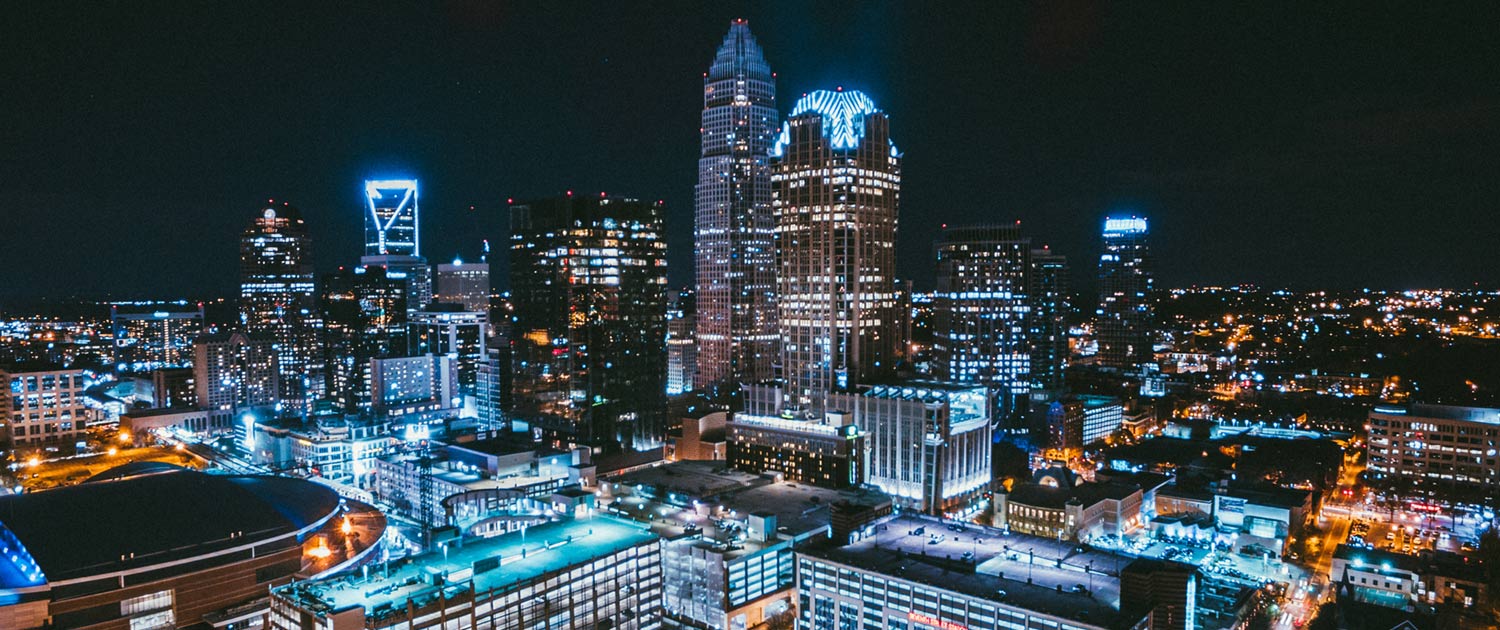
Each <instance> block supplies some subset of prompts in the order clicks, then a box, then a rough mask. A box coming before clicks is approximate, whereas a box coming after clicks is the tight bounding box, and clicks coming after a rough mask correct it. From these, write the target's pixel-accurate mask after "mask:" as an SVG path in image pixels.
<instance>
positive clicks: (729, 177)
mask: <svg viewBox="0 0 1500 630" xmlns="http://www.w3.org/2000/svg"><path fill="white" fill-rule="evenodd" d="M777 122H778V116H777V113H776V78H775V75H774V74H772V73H771V67H770V65H769V64H767V63H766V58H765V54H764V52H763V51H762V50H761V48H760V45H759V44H757V43H756V42H755V36H754V35H752V34H751V33H750V26H749V24H747V23H746V22H745V20H735V21H734V22H733V23H732V24H730V26H729V33H728V34H727V35H726V36H725V37H724V42H723V43H722V44H720V46H719V50H718V52H717V53H716V54H715V55H714V60H713V64H712V65H711V66H710V67H709V71H708V72H707V73H705V74H704V75H703V121H702V130H701V133H702V140H703V141H702V153H701V156H700V157H699V159H698V185H697V187H696V188H695V190H694V210H695V212H694V214H695V217H694V225H693V236H694V239H693V242H694V251H693V255H694V261H695V262H694V272H695V275H696V276H697V295H698V309H697V313H696V315H695V322H696V325H695V326H694V328H695V330H696V331H697V335H698V339H699V340H700V341H699V345H700V353H701V355H702V356H703V362H702V367H701V368H700V369H699V371H698V373H697V374H696V376H695V380H694V385H693V387H689V388H688V389H693V388H701V387H707V386H710V385H713V384H719V383H724V384H728V385H729V386H731V387H734V386H737V385H738V384H739V383H741V382H756V381H760V380H764V379H767V378H770V377H771V376H772V364H773V363H774V362H775V361H776V352H777V345H778V344H777V342H778V337H777V328H776V302H775V299H776V268H775V265H776V260H775V253H774V252H775V231H776V220H775V218H774V217H773V216H772V213H771V175H770V167H769V165H768V164H767V159H768V157H769V154H770V150H771V143H772V141H773V139H774V137H775V133H776V123H777Z"/></svg>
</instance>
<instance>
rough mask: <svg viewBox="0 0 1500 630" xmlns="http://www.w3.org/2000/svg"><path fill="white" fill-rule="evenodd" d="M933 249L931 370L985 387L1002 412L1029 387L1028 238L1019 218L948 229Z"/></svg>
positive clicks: (1020, 399) (1018, 401)
mask: <svg viewBox="0 0 1500 630" xmlns="http://www.w3.org/2000/svg"><path fill="white" fill-rule="evenodd" d="M935 248H936V250H937V290H936V291H934V292H933V300H932V302H933V319H934V322H933V331H932V332H933V344H932V349H933V363H932V367H933V374H934V375H935V376H937V377H938V378H939V379H942V380H947V381H956V382H966V383H983V384H986V385H989V386H990V387H992V388H993V389H994V391H995V393H996V395H997V397H998V398H999V400H998V403H999V407H1000V411H1001V413H1003V414H1008V413H1009V412H1010V411H1011V410H1013V409H1016V408H1017V407H1018V406H1019V405H1020V404H1022V403H1023V402H1024V399H1025V398H1026V397H1027V395H1028V394H1029V393H1030V390H1031V374H1030V373H1031V354H1032V353H1031V340H1032V339H1031V326H1032V324H1031V316H1032V313H1031V307H1032V300H1031V297H1030V290H1031V283H1030V276H1031V264H1032V263H1031V251H1032V249H1031V239H1030V238H1027V237H1025V236H1022V235H1021V226H1020V222H1017V223H1016V224H1014V225H987V226H974V227H955V228H947V229H945V230H943V232H942V234H941V235H940V236H939V237H938V240H937V244H936V247H935Z"/></svg>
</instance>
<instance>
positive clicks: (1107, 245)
mask: <svg viewBox="0 0 1500 630" xmlns="http://www.w3.org/2000/svg"><path fill="white" fill-rule="evenodd" d="M1147 235H1148V229H1147V225H1146V219H1143V218H1140V217H1118V218H1117V217H1110V218H1108V219H1105V220H1104V253H1103V254H1100V255H1099V308H1098V309H1097V310H1095V311H1094V338H1095V339H1096V340H1097V341H1098V344H1099V355H1098V356H1099V365H1102V366H1105V367H1110V368H1117V369H1129V368H1134V367H1135V366H1137V365H1140V364H1142V363H1145V362H1147V361H1150V360H1151V352H1152V351H1151V337H1152V334H1151V333H1152V330H1151V327H1152V325H1153V323H1154V313H1155V307H1154V305H1153V303H1152V295H1151V291H1152V288H1153V286H1154V283H1155V279H1154V275H1153V274H1154V270H1153V267H1154V264H1153V259H1152V256H1151V246H1150V243H1149V241H1148V239H1147Z"/></svg>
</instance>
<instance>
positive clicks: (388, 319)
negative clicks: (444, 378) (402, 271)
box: [319, 267, 406, 413]
mask: <svg viewBox="0 0 1500 630" xmlns="http://www.w3.org/2000/svg"><path fill="white" fill-rule="evenodd" d="M319 302H320V303H319V310H320V311H321V312H322V318H323V332H324V336H323V339H324V342H325V347H324V356H325V357H326V358H325V365H326V366H327V377H326V379H325V380H326V383H325V385H326V390H327V396H328V397H329V398H332V399H333V400H334V401H335V402H337V403H338V404H339V406H340V407H342V408H343V410H344V411H346V412H351V413H352V412H354V411H357V410H359V409H362V408H367V407H368V406H369V404H370V359H377V358H385V357H396V356H405V354H406V286H405V284H404V283H403V282H402V281H401V280H399V279H395V278H391V277H390V276H389V275H387V272H386V269H385V268H383V267H355V268H352V269H340V270H339V271H338V272H337V273H333V274H329V275H328V276H325V278H324V280H323V294H322V297H321V299H320V300H319Z"/></svg>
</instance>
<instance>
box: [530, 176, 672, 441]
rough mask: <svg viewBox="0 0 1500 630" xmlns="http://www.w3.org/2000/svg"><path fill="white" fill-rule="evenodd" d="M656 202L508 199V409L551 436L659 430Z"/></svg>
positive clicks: (634, 436)
mask: <svg viewBox="0 0 1500 630" xmlns="http://www.w3.org/2000/svg"><path fill="white" fill-rule="evenodd" d="M662 214H663V209H662V205H661V203H659V202H658V203H648V202H642V201H637V200H634V199H624V198H620V197H605V196H602V195H601V196H598V197H594V196H578V197H574V196H572V195H569V196H567V197H563V198H553V199H543V200H539V201H535V202H530V203H525V204H518V205H515V206H512V207H511V218H510V226H511V236H510V238H511V241H510V246H511V259H510V273H511V277H510V285H511V291H512V292H513V294H514V295H515V296H516V299H515V310H514V314H513V316H512V317H513V319H512V325H511V340H512V348H513V355H512V365H514V370H513V378H514V381H513V385H512V386H513V389H514V392H515V396H514V405H515V412H516V413H515V416H516V417H517V418H518V419H519V420H520V421H523V422H530V423H531V426H532V427H534V428H539V429H541V431H542V434H543V437H544V439H545V440H546V441H547V442H548V443H550V444H552V445H555V446H564V445H569V444H572V445H580V444H586V445H593V446H604V447H609V448H615V447H618V448H622V449H625V450H636V451H645V450H649V449H653V448H660V447H661V445H662V443H663V440H664V439H665V435H666V426H665V416H666V383H665V377H666V368H667V365H666V331H667V323H666V317H667V294H666V288H667V287H666V285H667V260H666V251H667V243H666V240H665V234H663V232H662Z"/></svg>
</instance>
